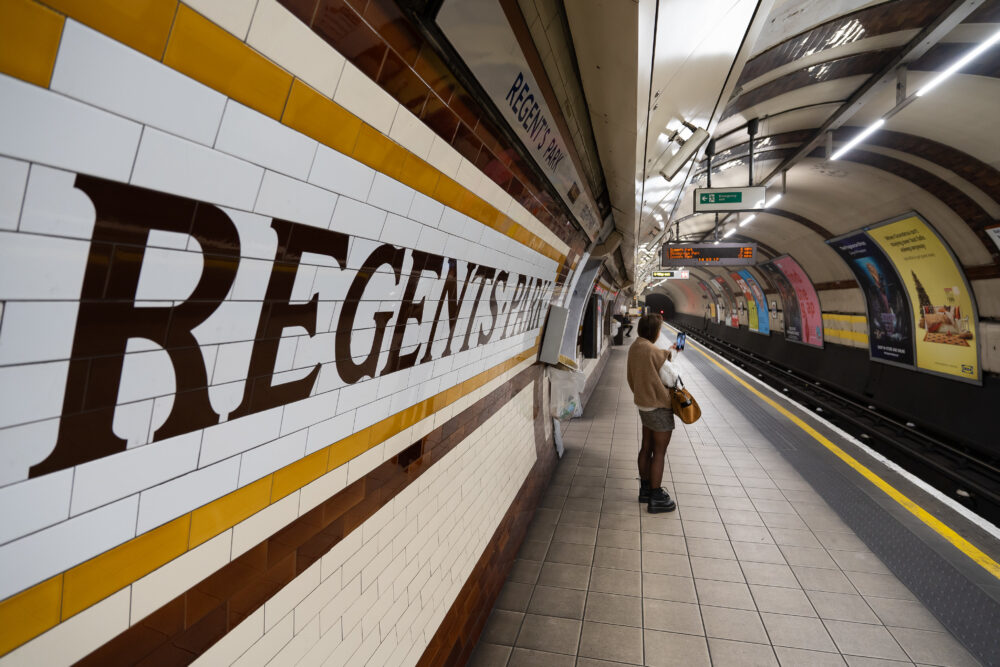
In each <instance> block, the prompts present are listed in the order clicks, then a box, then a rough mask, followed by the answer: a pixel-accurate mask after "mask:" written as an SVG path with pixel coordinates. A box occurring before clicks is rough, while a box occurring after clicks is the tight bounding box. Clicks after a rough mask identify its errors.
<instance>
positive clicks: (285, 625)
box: [233, 614, 294, 667]
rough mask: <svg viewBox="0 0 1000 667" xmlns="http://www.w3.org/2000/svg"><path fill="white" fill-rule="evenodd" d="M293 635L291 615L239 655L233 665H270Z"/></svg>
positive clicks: (243, 666)
mask: <svg viewBox="0 0 1000 667" xmlns="http://www.w3.org/2000/svg"><path fill="white" fill-rule="evenodd" d="M293 633H294V624H293V620H292V615H291V614H289V615H288V616H286V617H285V618H284V619H283V620H282V621H281V623H279V624H278V625H277V626H276V627H274V628H273V629H272V630H271V631H270V632H266V633H264V636H263V637H261V638H260V639H258V640H257V642H256V643H254V644H253V646H251V647H250V648H249V649H248V650H247V652H246V653H244V654H243V655H241V656H240V657H239V659H237V660H236V661H235V662H234V663H233V665H234V666H236V667H250V666H251V665H266V664H268V663H270V662H271V661H272V660H273V659H274V656H275V655H277V654H278V651H280V650H281V648H282V647H283V646H284V645H285V644H287V643H288V642H289V641H291V639H292V636H293Z"/></svg>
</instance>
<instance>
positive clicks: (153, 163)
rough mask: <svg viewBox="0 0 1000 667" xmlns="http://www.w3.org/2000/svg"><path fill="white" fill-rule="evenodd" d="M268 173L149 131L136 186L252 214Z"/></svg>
mask: <svg viewBox="0 0 1000 667" xmlns="http://www.w3.org/2000/svg"><path fill="white" fill-rule="evenodd" d="M263 176H264V170H263V169H261V168H260V167H258V166H256V165H253V164H250V163H249V162H244V161H243V160H239V159H237V158H234V157H230V156H228V155H224V154H222V153H219V152H217V151H214V150H212V149H210V148H206V147H204V146H200V145H198V144H195V143H192V142H190V141H185V140H184V139H178V138H177V137H173V136H170V135H168V134H164V133H163V132H160V131H159V130H154V129H152V128H146V130H145V131H144V132H143V136H142V142H141V143H140V145H139V155H138V157H137V158H136V161H135V169H134V171H133V173H132V180H131V182H132V184H133V185H139V186H142V187H145V188H150V189H153V190H160V191H166V192H170V193H173V194H178V195H181V196H182V197H190V198H192V199H198V200H201V201H206V202H211V203H213V204H221V205H223V206H232V207H233V208H239V209H242V210H246V211H249V210H251V209H252V208H253V204H254V201H256V199H257V191H258V190H259V188H260V182H261V179H262V178H263Z"/></svg>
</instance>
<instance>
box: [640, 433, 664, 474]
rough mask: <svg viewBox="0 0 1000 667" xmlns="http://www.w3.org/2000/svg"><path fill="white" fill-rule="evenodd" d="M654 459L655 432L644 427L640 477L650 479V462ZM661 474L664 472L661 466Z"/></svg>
mask: <svg viewBox="0 0 1000 667" xmlns="http://www.w3.org/2000/svg"><path fill="white" fill-rule="evenodd" d="M652 459H653V432H652V431H651V430H650V429H649V428H648V427H646V426H643V427H642V444H641V445H640V446H639V461H638V463H639V479H641V480H645V481H647V482H648V481H649V463H650V461H651V460H652ZM660 474H661V475H662V474H663V469H662V467H661V469H660Z"/></svg>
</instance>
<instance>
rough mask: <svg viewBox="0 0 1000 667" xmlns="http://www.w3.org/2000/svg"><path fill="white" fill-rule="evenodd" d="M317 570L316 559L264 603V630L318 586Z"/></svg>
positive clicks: (273, 624) (318, 564) (318, 566)
mask: <svg viewBox="0 0 1000 667" xmlns="http://www.w3.org/2000/svg"><path fill="white" fill-rule="evenodd" d="M319 570H320V562H319V561H316V562H315V563H313V564H312V565H310V566H309V567H308V568H306V570H305V571H304V572H302V573H301V574H299V575H298V576H296V577H295V578H294V579H292V580H291V581H290V582H288V583H287V584H286V585H285V586H284V587H283V588H282V589H281V590H280V591H278V592H277V593H275V594H274V596H272V597H271V599H270V600H268V601H267V602H265V603H264V631H265V632H267V631H269V630H270V629H271V628H273V627H274V626H275V625H277V623H278V621H280V620H281V619H282V618H284V617H285V616H286V615H287V614H288V613H289V612H290V611H292V610H293V609H294V608H295V607H296V606H298V605H299V604H300V603H301V602H302V601H303V600H304V599H305V598H306V596H307V595H309V593H310V592H311V591H312V590H313V589H314V588H316V587H317V586H319V581H320V580H319ZM317 635H318V633H317Z"/></svg>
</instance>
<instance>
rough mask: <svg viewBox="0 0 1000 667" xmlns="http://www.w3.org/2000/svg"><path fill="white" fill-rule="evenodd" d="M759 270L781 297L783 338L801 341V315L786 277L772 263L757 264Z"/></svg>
mask: <svg viewBox="0 0 1000 667" xmlns="http://www.w3.org/2000/svg"><path fill="white" fill-rule="evenodd" d="M757 268H759V269H760V270H761V271H763V272H764V274H765V275H766V276H767V277H768V278H769V279H770V280H771V284H772V285H774V287H775V289H777V290H778V295H779V296H780V297H781V308H782V312H783V313H784V320H785V340H788V341H791V342H793V343H801V342H802V316H801V314H800V311H799V299H798V297H797V296H795V290H794V289H793V288H792V285H791V283H789V282H788V278H786V277H785V274H783V273H782V272H781V269H779V268H778V267H777V266H775V265H774V264H770V263H768V264H761V265H760V266H758V267H757Z"/></svg>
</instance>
